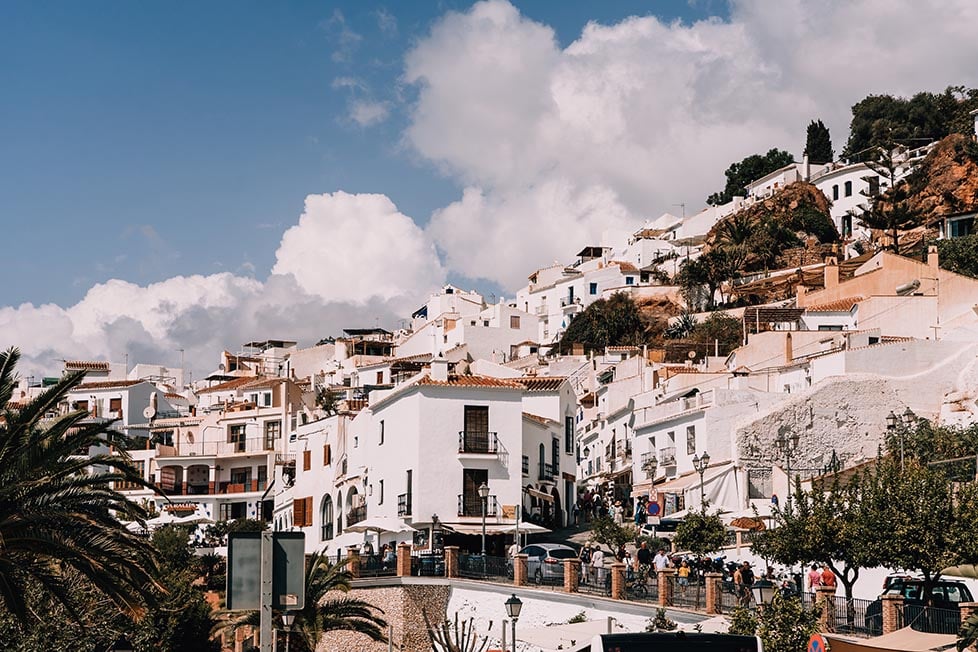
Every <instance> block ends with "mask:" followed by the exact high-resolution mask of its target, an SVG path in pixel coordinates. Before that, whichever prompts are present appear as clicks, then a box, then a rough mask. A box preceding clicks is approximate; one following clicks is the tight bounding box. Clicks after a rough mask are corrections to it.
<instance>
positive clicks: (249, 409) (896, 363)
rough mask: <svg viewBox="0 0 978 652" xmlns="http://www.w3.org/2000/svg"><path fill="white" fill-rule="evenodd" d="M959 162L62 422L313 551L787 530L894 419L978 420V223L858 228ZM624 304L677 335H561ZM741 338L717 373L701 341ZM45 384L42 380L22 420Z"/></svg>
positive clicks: (427, 309)
mask: <svg viewBox="0 0 978 652" xmlns="http://www.w3.org/2000/svg"><path fill="white" fill-rule="evenodd" d="M974 115H975V120H976V121H978V113H975V114H974ZM963 140H966V139H964V137H962V136H953V135H952V136H949V137H948V139H945V141H941V142H933V143H929V144H927V145H925V146H922V147H918V148H916V149H907V148H899V149H897V150H894V151H892V152H888V153H887V154H888V156H889V160H890V162H891V165H890V168H889V174H887V171H886V170H884V169H881V168H880V166H879V165H874V164H868V163H865V162H846V161H837V162H830V163H822V164H813V163H811V162H809V161H808V160H807V158H806V159H805V160H803V161H801V162H794V163H791V164H790V165H786V166H784V167H782V168H780V169H777V170H775V171H773V172H771V173H770V174H767V175H766V176H764V177H762V178H759V179H756V180H754V181H753V182H751V183H750V184H749V185H748V186H747V187H746V193H745V194H744V195H743V196H734V197H733V198H732V200H731V201H729V202H727V203H724V204H721V205H716V206H709V207H707V208H705V209H704V210H702V211H700V212H698V213H695V214H692V215H689V216H675V215H672V214H668V213H667V214H664V215H662V216H660V217H659V218H657V219H654V220H649V221H647V222H646V223H645V224H641V225H636V228H635V230H634V231H633V232H630V233H628V232H623V233H616V232H608V233H605V234H604V236H603V237H602V239H601V241H600V242H581V243H580V246H581V248H580V250H579V251H577V252H573V251H569V252H567V257H566V259H565V260H564V261H561V262H555V263H554V264H553V265H550V266H547V267H543V268H540V269H537V270H527V271H528V272H529V273H528V276H527V284H526V285H525V286H524V287H523V288H521V289H520V290H519V291H517V292H516V295H515V297H514V298H511V299H503V298H500V299H498V300H497V301H495V302H490V301H487V300H486V297H484V296H482V295H480V294H478V293H476V292H473V291H467V290H464V289H461V288H458V287H455V286H452V285H446V286H445V287H443V288H442V289H441V290H440V291H439V292H437V293H435V294H433V295H431V296H430V297H428V298H427V299H426V300H424V301H423V302H420V305H419V306H418V309H417V310H415V311H414V312H413V313H412V314H411V315H409V316H405V317H409V320H408V321H409V323H408V325H406V327H405V328H402V329H400V330H397V331H393V332H392V331H389V330H386V329H383V328H380V327H366V328H364V327H361V325H358V324H350V325H349V326H350V327H349V328H347V329H345V330H344V331H343V333H342V335H339V336H336V337H328V338H326V339H324V340H322V341H320V342H318V343H316V344H315V345H313V346H308V347H300V346H299V345H298V344H297V342H294V341H290V340H286V339H261V340H255V341H252V342H248V343H245V344H243V346H242V347H241V349H240V350H236V351H227V350H226V351H223V352H221V353H220V355H219V356H217V357H216V358H215V359H214V360H213V361H211V363H210V364H209V365H207V366H212V369H213V370H212V371H211V372H210V373H208V374H207V375H206V376H205V377H204V378H201V379H199V380H195V381H194V382H188V379H187V377H186V376H185V371H184V370H183V369H174V368H167V367H163V366H159V365H154V364H147V363H146V362H140V363H139V364H136V365H134V366H131V367H127V366H126V365H125V364H118V363H115V362H111V363H110V362H107V361H66V362H65V364H64V368H63V369H60V370H57V371H58V372H61V371H65V372H67V371H73V370H83V371H84V372H85V374H86V375H85V380H84V382H83V383H82V384H81V385H79V386H77V387H75V388H74V389H73V390H72V391H71V393H70V395H69V396H68V400H67V401H66V402H65V403H64V404H62V405H61V406H60V407H59V409H60V411H61V412H62V413H66V412H68V411H71V410H86V411H88V412H89V413H90V416H89V417H88V422H90V423H103V424H106V425H108V426H109V427H110V428H112V429H114V430H118V431H121V432H122V433H124V434H126V435H127V436H128V437H130V438H131V441H132V442H133V443H132V446H131V455H132V457H133V459H134V461H135V463H136V465H137V466H138V468H139V470H140V472H141V473H142V476H143V478H144V480H145V481H147V482H148V483H152V485H153V486H154V487H155V489H153V490H151V489H147V488H144V487H139V486H136V485H131V486H130V485H126V484H125V483H119V484H118V487H117V488H119V489H122V490H125V491H126V493H127V495H129V496H130V497H131V498H132V499H133V500H135V501H142V502H144V504H150V505H151V506H152V508H153V509H154V510H155V511H157V512H162V513H164V514H169V515H171V516H176V517H179V516H187V515H192V514H198V515H200V516H201V517H202V518H205V519H208V520H212V521H229V520H232V519H239V518H249V519H263V520H265V521H267V522H270V523H271V524H272V527H273V528H274V529H275V530H277V531H302V532H304V533H305V535H306V537H305V541H306V550H307V552H310V553H312V552H315V551H319V550H323V549H325V550H326V551H327V552H328V553H329V554H342V553H343V552H344V551H345V550H346V549H347V547H349V546H360V545H362V544H363V543H364V542H365V541H370V542H371V543H370V545H371V546H372V547H373V548H374V549H379V547H380V545H381V544H382V543H394V542H407V543H409V544H411V545H412V549H413V552H414V553H415V554H419V555H420V554H423V553H425V552H429V551H431V550H434V549H438V548H441V547H442V546H444V545H447V544H448V543H451V544H452V545H458V546H461V547H462V548H463V549H468V550H470V551H476V550H478V547H479V535H480V534H481V533H482V531H483V530H482V527H483V525H482V509H483V500H482V496H481V495H480V488H482V487H487V488H488V492H487V498H486V500H485V517H486V524H485V532H486V535H487V536H488V540H489V544H488V545H489V547H490V550H491V551H492V552H493V553H495V554H502V552H503V550H504V546H506V545H508V544H509V542H510V541H511V540H512V533H513V532H514V530H516V529H517V528H518V527H519V526H520V524H533V525H534V526H538V527H544V528H548V529H556V528H561V527H564V526H568V525H571V524H573V523H574V522H575V521H577V520H579V519H580V518H581V517H582V516H583V514H582V510H583V509H585V507H584V506H583V503H582V501H587V502H588V504H590V503H592V502H594V500H595V496H597V500H598V501H599V502H603V503H604V504H605V505H606V506H611V505H614V506H616V507H617V509H618V510H619V515H620V516H623V517H624V518H630V517H631V515H632V513H633V510H634V509H635V506H636V505H637V504H638V502H646V501H647V502H648V503H654V504H657V505H658V508H657V509H655V510H654V511H655V512H656V513H657V514H658V515H659V516H661V517H671V518H674V519H675V518H682V516H683V515H684V514H686V513H688V512H689V511H690V510H697V509H699V508H700V507H701V506H702V504H703V501H706V503H708V504H709V505H710V506H711V508H718V509H719V510H720V511H721V514H722V517H723V519H724V520H725V521H726V522H728V523H729V522H730V521H732V520H734V519H737V518H739V517H744V516H750V515H761V516H766V515H769V514H770V513H771V509H772V504H776V503H777V501H778V497H779V496H781V497H783V496H785V495H788V493H789V491H790V489H789V484H792V483H793V482H794V479H795V478H798V477H800V478H802V479H809V478H812V477H817V476H819V475H822V474H825V473H827V472H830V471H838V470H840V469H843V468H848V467H852V466H856V465H859V464H861V463H862V462H864V461H866V460H869V459H871V458H873V457H874V456H875V455H876V454H877V451H878V449H879V447H880V446H881V445H882V443H883V439H884V437H885V436H886V435H887V432H888V431H887V427H888V417H891V418H890V421H891V422H892V415H893V414H896V415H903V414H905V413H906V414H912V415H914V416H915V418H922V419H929V420H932V421H934V422H936V423H941V424H955V425H969V424H974V423H976V422H978V403H976V398H978V279H976V278H973V277H970V276H966V275H963V274H959V273H956V272H954V271H950V270H948V269H945V267H944V266H942V264H941V263H942V261H941V255H940V253H939V247H938V245H940V244H941V243H942V242H946V241H949V240H951V239H954V238H958V237H962V236H967V235H970V234H972V233H974V219H975V215H976V211H978V204H976V202H975V201H974V197H973V196H972V197H964V196H962V197H957V196H948V195H947V193H939V192H937V193H933V194H935V195H936V196H937V197H938V199H937V200H933V199H931V200H927V199H925V198H924V197H923V196H922V194H921V193H923V192H924V190H923V188H924V186H925V185H926V184H922V182H920V181H919V180H918V179H917V178H916V177H914V183H916V184H917V185H918V186H920V187H919V188H918V189H917V192H916V194H915V195H914V197H915V199H914V201H916V202H917V203H918V204H919V205H920V206H925V207H926V209H927V219H926V220H925V221H923V223H921V224H918V225H906V224H904V225H901V226H900V228H896V229H879V228H870V226H869V225H868V223H867V222H868V220H867V221H861V220H859V219H858V215H859V213H857V212H856V211H855V210H854V209H855V208H856V207H857V206H859V205H861V204H862V205H866V204H867V203H870V202H874V201H877V200H879V202H880V203H885V202H886V201H891V202H896V201H898V200H897V199H894V198H893V195H894V192H895V191H896V190H897V188H895V186H896V184H898V183H899V182H900V181H901V180H903V179H905V178H907V177H909V176H910V175H911V174H912V173H913V172H914V171H915V170H917V169H919V168H920V167H921V166H924V167H926V168H940V175H942V176H940V175H938V174H937V173H935V174H933V175H932V176H931V177H930V179H931V181H932V182H933V183H934V184H939V183H946V177H947V175H949V174H952V172H949V171H948V169H947V168H948V166H947V165H943V167H942V161H944V159H942V158H940V157H941V156H944V155H945V154H942V152H944V153H946V152H949V151H950V152H952V154H953V151H954V148H955V147H957V148H958V149H960V146H961V141H963ZM968 178H970V179H971V180H972V181H973V179H974V176H973V175H970V176H969V177H968ZM942 179H943V180H942ZM891 191H892V192H891ZM803 209H804V210H803ZM813 215H814V216H815V218H812V216H813ZM819 215H822V216H823V217H822V218H818V216H819ZM816 218H818V219H816ZM826 218H827V222H828V226H826V224H825V220H826ZM819 219H822V220H823V222H821V223H820V222H819ZM775 220H781V221H782V225H783V224H787V229H788V231H790V233H789V235H790V236H791V237H790V238H788V240H786V241H785V242H784V243H782V247H781V248H775V249H774V250H771V251H768V250H765V249H764V247H765V245H764V244H763V243H764V242H767V241H764V240H755V241H752V240H751V238H753V237H757V233H758V231H757V229H756V228H754V230H753V231H752V230H751V229H752V226H751V225H754V227H757V225H758V224H761V225H764V224H768V223H769V222H771V221H775ZM813 224H814V225H815V226H812V225H813ZM765 228H766V227H765ZM745 230H746V232H747V235H746V236H744V237H741V238H739V239H738V236H737V233H738V231H740V232H743V231H745ZM796 234H797V235H796ZM826 234H827V235H826ZM720 253H722V254H723V255H724V256H727V257H728V258H729V257H731V256H733V257H738V262H737V264H736V266H735V267H736V269H737V270H738V273H737V274H736V275H734V276H733V277H732V278H720V277H718V278H716V279H706V280H703V279H702V278H701V279H699V280H696V279H691V278H690V274H688V273H687V274H686V276H685V280H683V281H682V282H681V283H679V282H677V279H682V278H684V277H683V274H684V270H685V271H686V272H689V270H691V269H693V267H694V266H695V264H696V263H697V261H708V260H712V259H715V258H717V257H718V256H719V254H720ZM711 257H712V258H711ZM708 266H709V265H705V264H704V267H708ZM616 296H617V297H618V299H617V300H619V301H621V300H622V297H627V299H628V300H629V302H630V303H631V304H634V305H635V306H639V307H640V309H641V310H643V311H646V312H648V311H651V314H653V315H654V317H655V319H658V320H659V323H660V325H661V326H662V328H664V329H665V331H666V332H665V334H663V333H661V332H660V333H658V335H657V336H655V337H650V338H647V339H646V341H642V342H639V341H627V342H607V343H601V342H597V343H596V342H578V341H573V339H571V340H568V338H567V337H565V335H568V334H569V335H572V336H573V334H574V331H573V329H572V328H571V325H572V324H574V323H575V319H581V318H582V315H587V314H588V311H589V308H590V307H592V306H595V305H597V306H600V305H603V304H605V303H607V302H608V301H609V300H611V299H612V298H613V297H616ZM707 309H713V310H711V311H709V312H705V311H706V310H707ZM718 312H719V313H722V314H723V315H725V321H724V322H723V323H725V324H726V328H727V332H726V335H727V337H726V338H725V339H724V340H723V348H722V349H721V340H720V338H719V337H712V338H710V339H706V340H704V339H702V338H701V339H698V340H697V339H696V337H695V336H694V333H695V332H696V325H697V324H702V323H704V322H706V321H707V320H708V319H711V318H713V319H716V318H717V317H716V314H717V313H718ZM711 316H712V317H711ZM684 324H685V326H684ZM670 329H671V330H670ZM660 330H661V329H660ZM267 336H268V337H272V336H275V337H281V336H288V334H287V333H269V334H267ZM687 353H688V355H687ZM195 362H197V366H198V367H200V366H205V365H206V363H207V361H195ZM42 385H43V384H42V383H33V382H31V381H30V380H28V379H24V380H22V381H21V385H20V387H19V388H18V390H17V392H15V395H14V400H15V402H16V403H20V404H24V403H26V402H27V401H28V400H29V399H31V398H32V397H33V396H35V395H37V394H38V393H39V392H40V391H41V390H42V389H43V387H42ZM890 426H891V427H892V423H890ZM483 491H485V490H483ZM650 513H651V512H650ZM368 519H370V520H371V521H372V522H382V523H387V524H404V525H406V526H410V527H409V528H407V527H405V528H403V530H404V531H403V532H402V533H400V534H399V533H397V532H396V530H397V529H398V528H396V527H392V528H390V531H389V533H388V534H386V535H384V536H383V537H382V538H383V541H381V540H379V537H378V535H377V533H376V532H371V533H369V534H365V533H364V532H363V529H358V528H354V531H350V530H349V528H351V527H352V526H355V525H357V524H358V523H361V522H364V521H366V520H368ZM523 527H524V528H525V527H527V526H526V525H523Z"/></svg>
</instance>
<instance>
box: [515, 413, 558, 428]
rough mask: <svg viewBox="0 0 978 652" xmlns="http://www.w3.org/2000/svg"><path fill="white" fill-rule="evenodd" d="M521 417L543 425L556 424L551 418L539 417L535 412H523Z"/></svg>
mask: <svg viewBox="0 0 978 652" xmlns="http://www.w3.org/2000/svg"><path fill="white" fill-rule="evenodd" d="M523 418H524V419H527V420H529V421H536V422H537V423H539V424H542V425H544V426H552V425H556V424H557V422H556V421H554V420H553V419H548V418H547V417H541V416H539V415H536V414H530V413H529V412H524V413H523Z"/></svg>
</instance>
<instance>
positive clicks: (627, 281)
mask: <svg viewBox="0 0 978 652" xmlns="http://www.w3.org/2000/svg"><path fill="white" fill-rule="evenodd" d="M634 283H635V277H634V276H626V277H625V285H634Z"/></svg>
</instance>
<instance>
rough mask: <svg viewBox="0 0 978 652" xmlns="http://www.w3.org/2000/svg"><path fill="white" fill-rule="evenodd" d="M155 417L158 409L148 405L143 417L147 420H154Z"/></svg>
mask: <svg viewBox="0 0 978 652" xmlns="http://www.w3.org/2000/svg"><path fill="white" fill-rule="evenodd" d="M155 416H156V408H155V407H153V406H152V405H147V406H146V408H145V409H144V410H143V417H144V418H146V419H152V418H153V417H155Z"/></svg>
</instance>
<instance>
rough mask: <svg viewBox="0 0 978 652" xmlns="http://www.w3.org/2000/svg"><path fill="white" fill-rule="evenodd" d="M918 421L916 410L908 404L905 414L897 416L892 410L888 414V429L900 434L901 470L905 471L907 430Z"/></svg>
mask: <svg viewBox="0 0 978 652" xmlns="http://www.w3.org/2000/svg"><path fill="white" fill-rule="evenodd" d="M916 422H917V415H916V414H914V411H913V410H911V409H910V406H907V409H906V410H904V411H903V414H901V415H900V416H897V415H896V414H894V413H893V411H892V410H891V411H890V413H889V414H888V415H886V429H887V430H891V431H894V432H896V433H897V434H898V435H899V436H900V470H901V471H903V440H904V438H905V437H906V435H907V431H908V430H910V427H911V426H913V424H915V423H916Z"/></svg>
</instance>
